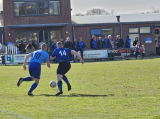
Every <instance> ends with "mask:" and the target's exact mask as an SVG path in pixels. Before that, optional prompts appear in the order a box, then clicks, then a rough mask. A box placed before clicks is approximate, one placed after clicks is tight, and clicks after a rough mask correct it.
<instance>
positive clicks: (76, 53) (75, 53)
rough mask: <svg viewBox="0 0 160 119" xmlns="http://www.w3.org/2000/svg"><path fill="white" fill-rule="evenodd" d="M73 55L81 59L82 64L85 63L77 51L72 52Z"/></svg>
mask: <svg viewBox="0 0 160 119" xmlns="http://www.w3.org/2000/svg"><path fill="white" fill-rule="evenodd" d="M71 54H74V55H76V56H77V57H78V58H79V60H80V62H81V63H82V64H83V63H84V61H83V59H82V57H81V56H80V55H79V53H78V52H76V51H75V50H71Z"/></svg>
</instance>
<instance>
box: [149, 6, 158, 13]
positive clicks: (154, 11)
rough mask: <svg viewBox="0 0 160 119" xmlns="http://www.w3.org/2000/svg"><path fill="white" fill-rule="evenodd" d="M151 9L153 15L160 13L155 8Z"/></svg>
mask: <svg viewBox="0 0 160 119" xmlns="http://www.w3.org/2000/svg"><path fill="white" fill-rule="evenodd" d="M151 9H152V12H153V13H159V9H155V8H154V7H151Z"/></svg>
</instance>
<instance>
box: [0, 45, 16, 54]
mask: <svg viewBox="0 0 160 119" xmlns="http://www.w3.org/2000/svg"><path fill="white" fill-rule="evenodd" d="M14 54H17V46H5V45H2V47H1V49H0V55H14Z"/></svg>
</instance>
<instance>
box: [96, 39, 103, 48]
mask: <svg viewBox="0 0 160 119" xmlns="http://www.w3.org/2000/svg"><path fill="white" fill-rule="evenodd" d="M97 46H98V49H103V48H104V45H103V41H102V40H98V42H97Z"/></svg>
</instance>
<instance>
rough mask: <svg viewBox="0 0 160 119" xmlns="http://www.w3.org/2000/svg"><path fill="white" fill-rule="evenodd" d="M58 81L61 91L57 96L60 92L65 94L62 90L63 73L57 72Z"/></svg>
mask: <svg viewBox="0 0 160 119" xmlns="http://www.w3.org/2000/svg"><path fill="white" fill-rule="evenodd" d="M57 81H58V83H57V84H58V90H59V92H58V93H57V94H56V96H59V95H60V94H63V91H62V75H61V74H57Z"/></svg>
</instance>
